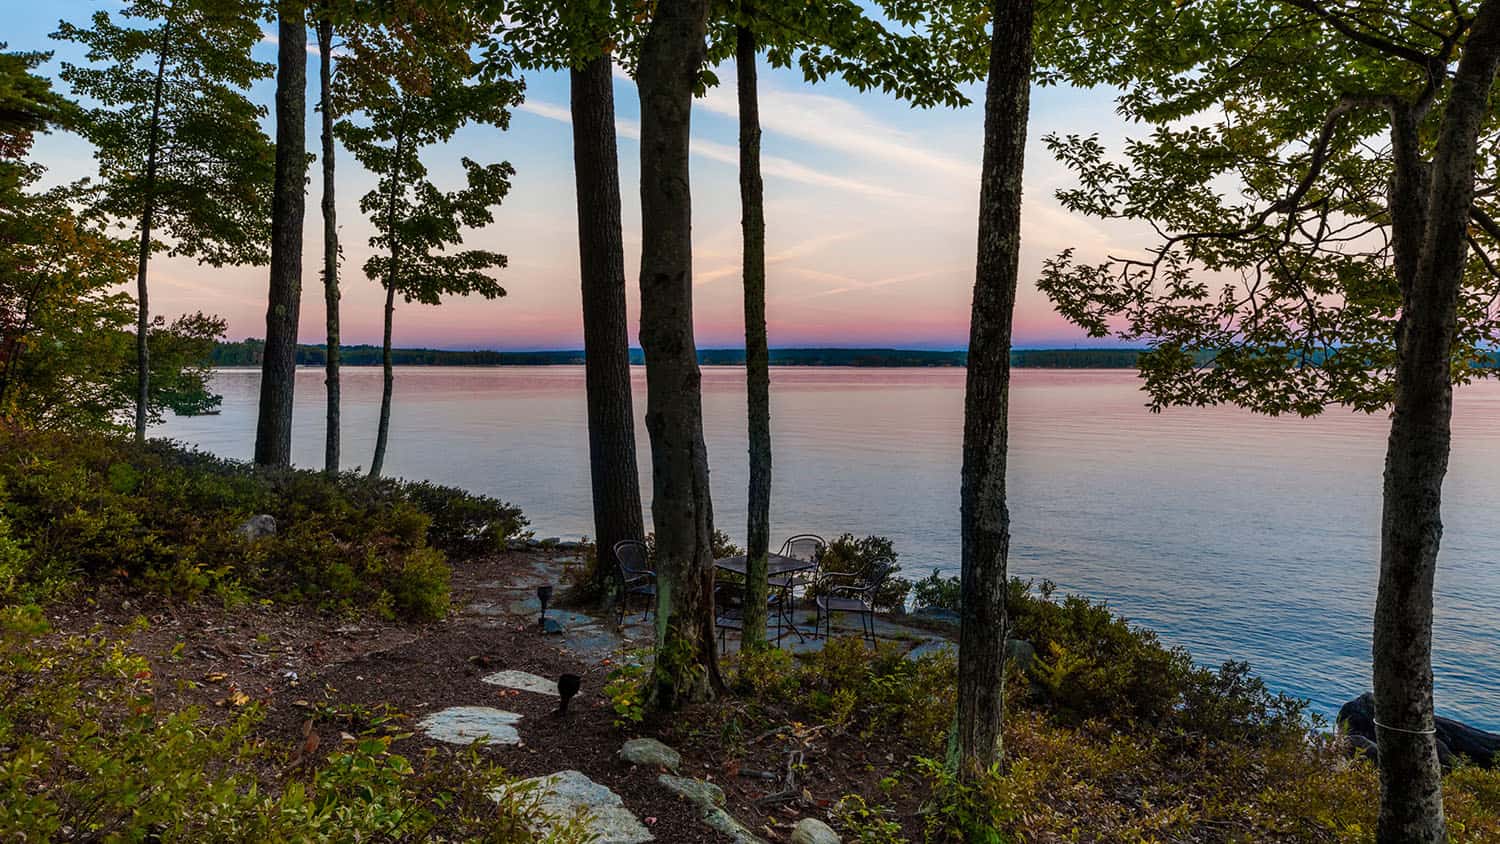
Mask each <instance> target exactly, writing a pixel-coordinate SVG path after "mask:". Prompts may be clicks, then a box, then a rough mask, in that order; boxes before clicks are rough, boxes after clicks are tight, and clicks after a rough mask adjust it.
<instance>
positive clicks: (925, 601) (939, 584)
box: [911, 569, 963, 612]
mask: <svg viewBox="0 0 1500 844" xmlns="http://www.w3.org/2000/svg"><path fill="white" fill-rule="evenodd" d="M962 594H963V585H962V583H961V582H960V580H959V578H957V577H943V575H942V573H941V572H939V571H938V570H937V569H933V570H932V574H931V575H928V576H927V577H924V578H922V579H921V580H918V581H917V582H916V583H913V584H912V586H911V597H912V603H913V604H915V605H916V606H917V608H919V609H920V608H923V607H930V608H932V609H940V610H952V611H953V612H958V610H959V608H960V600H959V599H960V597H961V596H962Z"/></svg>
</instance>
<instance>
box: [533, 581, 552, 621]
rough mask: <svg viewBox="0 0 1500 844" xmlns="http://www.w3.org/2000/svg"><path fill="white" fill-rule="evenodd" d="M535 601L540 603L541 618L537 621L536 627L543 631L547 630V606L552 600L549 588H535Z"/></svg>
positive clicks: (550, 588)
mask: <svg viewBox="0 0 1500 844" xmlns="http://www.w3.org/2000/svg"><path fill="white" fill-rule="evenodd" d="M536 599H537V600H538V601H541V602H542V617H541V619H540V620H539V621H537V626H538V627H541V628H542V629H543V630H546V629H547V604H548V602H550V601H551V600H552V587H551V586H538V587H537V588H536Z"/></svg>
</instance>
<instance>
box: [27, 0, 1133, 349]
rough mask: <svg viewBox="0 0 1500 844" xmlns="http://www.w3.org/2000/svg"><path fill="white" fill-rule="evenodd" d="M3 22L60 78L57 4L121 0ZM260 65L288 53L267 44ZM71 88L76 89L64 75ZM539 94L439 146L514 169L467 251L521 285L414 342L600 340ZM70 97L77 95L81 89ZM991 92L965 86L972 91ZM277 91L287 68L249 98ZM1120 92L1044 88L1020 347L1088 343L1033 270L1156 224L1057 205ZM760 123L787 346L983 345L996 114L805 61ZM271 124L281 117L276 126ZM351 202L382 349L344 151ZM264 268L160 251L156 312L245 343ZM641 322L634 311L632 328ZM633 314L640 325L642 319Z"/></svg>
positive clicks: (729, 250) (725, 324) (722, 272)
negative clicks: (980, 227) (909, 97)
mask: <svg viewBox="0 0 1500 844" xmlns="http://www.w3.org/2000/svg"><path fill="white" fill-rule="evenodd" d="M8 5H10V9H8V14H7V18H8V21H7V27H6V28H7V35H6V36H5V37H6V38H7V39H8V40H9V42H10V49H13V50H56V51H57V55H56V56H54V58H53V61H52V62H50V63H49V64H47V65H45V66H44V68H43V71H44V72H48V73H55V72H56V69H57V66H58V63H59V61H60V60H64V59H67V60H74V61H77V60H78V59H79V58H80V56H79V55H78V54H77V52H76V50H75V48H74V47H73V46H72V45H68V44H60V43H58V42H54V41H52V40H51V39H50V38H48V35H49V34H50V33H51V32H53V31H54V30H55V29H56V26H57V22H58V20H59V18H66V19H68V20H70V21H75V22H80V23H81V22H83V21H84V20H85V19H86V18H87V17H88V16H89V15H90V14H92V13H93V12H94V11H96V10H99V9H104V10H107V11H111V12H113V11H115V10H116V9H118V8H119V6H120V4H119V3H118V2H115V0H100V2H86V0H59V1H58V2H52V3H30V4H22V3H18V2H15V0H12V2H11V3H9V4H8ZM256 54H257V57H258V58H260V59H262V60H265V61H268V62H269V61H274V60H275V46H274V44H272V43H271V42H270V41H269V40H267V41H264V42H262V43H261V44H260V45H259V46H258V47H257V48H256ZM309 77H310V79H311V82H310V85H309V90H308V94H309V99H310V101H311V100H315V99H316V96H317V82H316V58H315V57H309ZM719 77H720V79H722V80H725V81H726V82H727V83H728V84H727V85H726V86H724V87H721V88H719V89H716V90H714V91H711V92H710V93H709V95H708V96H707V97H705V98H704V99H702V100H700V101H698V103H697V107H696V108H695V110H694V114H693V136H694V154H693V158H692V167H693V186H692V187H693V213H694V284H695V290H694V298H695V301H694V307H695V314H696V316H695V319H696V323H697V332H698V343H699V345H700V346H701V347H705V348H707V347H725V346H735V345H739V344H741V343H742V342H743V323H742V319H741V308H742V301H741V297H740V290H739V269H738V265H739V251H740V246H739V238H740V234H739V196H738V177H737V164H736V152H735V143H736V138H737V131H738V129H737V121H736V108H735V94H734V88H733V79H734V72H733V67H732V65H726V66H724V67H722V68H721V69H720V70H719ZM59 84H61V83H59ZM526 87H527V97H526V103H525V104H524V105H523V106H521V108H520V109H519V110H518V111H517V112H516V114H515V115H514V117H513V119H512V121H511V125H510V129H509V131H507V132H500V131H498V130H496V129H494V128H491V127H470V128H467V129H465V130H463V131H462V132H460V133H459V135H458V136H457V137H455V138H454V140H453V142H452V143H450V144H449V145H447V146H446V147H441V148H434V149H433V150H431V151H430V152H429V153H427V154H426V155H425V160H426V162H427V163H428V166H429V167H430V168H431V170H432V171H433V173H434V176H435V178H436V180H437V181H438V182H439V184H442V183H443V182H444V180H445V179H448V180H452V179H453V178H455V177H456V174H457V173H458V167H457V162H458V160H459V158H460V156H464V155H467V156H469V157H471V158H474V159H476V160H478V161H480V162H481V163H488V162H492V161H500V160H508V161H510V162H511V163H512V164H513V165H514V166H515V168H516V171H517V173H516V177H515V179H514V183H513V185H514V186H513V188H512V193H511V195H510V197H509V198H508V199H507V201H506V203H505V205H504V206H503V207H502V208H501V209H500V210H499V212H498V214H497V216H496V222H495V224H494V225H493V226H491V227H489V228H487V229H485V230H483V231H481V232H478V233H475V234H474V235H472V236H471V237H470V239H469V240H468V245H472V246H478V247H484V248H491V249H496V250H499V251H501V252H504V253H505V254H507V255H508V256H509V258H510V266H509V267H508V268H506V269H505V270H502V271H500V278H501V280H502V282H503V284H504V285H505V287H506V288H507V290H508V295H507V296H506V297H505V298H503V299H500V300H497V301H489V302H487V301H482V300H464V301H450V302H447V303H445V304H444V305H443V306H441V307H435V308H434V307H425V306H422V305H400V306H398V310H397V314H396V319H395V337H396V342H397V344H398V345H405V346H416V345H422V346H436V347H442V348H501V349H537V348H578V347H580V346H581V344H582V341H581V337H582V328H581V324H580V321H579V299H578V297H579V293H578V281H577V267H578V257H577V240H576V238H577V233H576V218H575V213H576V212H575V209H574V202H573V176H572V142H571V136H570V128H569V126H568V123H567V111H568V83H567V77H566V75H565V74H558V73H535V74H528V75H527V77H526ZM64 90H66V88H65V86H64ZM981 94H982V91H981V90H980V87H979V86H974V87H973V88H972V89H971V90H970V91H969V96H970V98H971V99H972V100H974V101H975V102H976V103H977V102H979V101H980V100H982V96H981ZM251 96H252V98H253V99H254V100H256V101H257V102H260V103H262V104H266V105H269V104H270V102H271V98H272V86H271V83H270V82H269V80H267V81H265V82H262V83H261V84H259V85H257V86H256V88H255V89H254V90H253V91H252V92H251ZM1112 96H1113V94H1112V92H1109V91H1101V90H1095V91H1080V90H1071V89H1066V88H1044V89H1037V90H1036V91H1035V92H1034V94H1033V105H1032V117H1031V126H1030V132H1029V135H1030V137H1031V139H1032V140H1031V144H1030V147H1029V148H1028V152H1027V154H1028V162H1027V178H1026V209H1025V211H1026V215H1025V223H1024V228H1023V255H1022V290H1021V293H1020V297H1019V302H1018V305H1017V314H1016V334H1017V336H1016V341H1017V344H1018V345H1021V346H1032V347H1036V346H1072V345H1075V344H1079V345H1088V344H1097V341H1095V342H1093V343H1091V342H1090V341H1089V340H1088V339H1087V338H1085V337H1084V336H1083V335H1082V334H1081V332H1079V331H1078V330H1077V329H1076V328H1073V327H1072V326H1069V325H1068V324H1067V323H1066V322H1064V321H1063V320H1062V319H1061V318H1060V317H1058V316H1057V315H1056V314H1054V313H1053V311H1052V308H1051V307H1050V305H1049V304H1048V303H1047V301H1046V299H1045V297H1043V296H1042V295H1040V294H1039V293H1037V291H1036V290H1035V289H1034V287H1033V286H1032V284H1031V282H1030V280H1031V279H1032V278H1034V277H1035V275H1036V273H1037V271H1038V269H1039V268H1040V266H1041V262H1042V260H1043V259H1044V258H1046V257H1048V256H1050V255H1053V254H1055V253H1056V252H1058V251H1060V250H1061V249H1064V248H1069V247H1073V248H1076V249H1077V251H1078V254H1079V256H1080V257H1081V258H1084V259H1094V258H1099V257H1102V256H1103V255H1105V254H1107V253H1115V254H1119V253H1124V252H1136V251H1138V249H1139V247H1140V246H1141V245H1142V244H1144V243H1145V242H1146V241H1144V240H1142V239H1141V238H1142V237H1143V236H1144V233H1143V232H1139V231H1135V232H1132V231H1130V230H1129V228H1126V227H1105V226H1101V225H1100V224H1099V223H1097V222H1096V221H1091V220H1085V219H1082V218H1077V217H1073V216H1071V215H1069V214H1068V213H1067V212H1065V211H1063V210H1062V209H1061V208H1060V207H1059V205H1058V203H1057V202H1056V201H1055V200H1054V199H1053V198H1052V193H1053V191H1054V190H1056V189H1057V188H1059V187H1062V186H1065V185H1067V184H1069V179H1068V176H1067V174H1066V173H1065V172H1064V171H1062V169H1061V168H1060V167H1059V166H1058V165H1057V164H1056V163H1055V162H1053V161H1052V160H1051V158H1050V156H1048V155H1047V153H1046V150H1045V149H1044V148H1043V147H1042V145H1041V143H1040V140H1039V139H1040V138H1042V137H1043V136H1044V135H1046V134H1048V133H1052V132H1059V133H1061V132H1080V133H1088V132H1099V133H1100V134H1101V135H1102V136H1103V137H1104V139H1105V141H1106V143H1111V142H1113V143H1114V145H1117V142H1118V140H1119V138H1120V137H1121V136H1122V134H1123V129H1124V127H1123V124H1122V122H1121V121H1120V120H1119V118H1118V117H1116V116H1115V115H1114V113H1113V104H1112ZM615 100H616V109H617V118H618V123H619V134H620V171H621V181H622V190H623V194H624V195H623V207H624V219H625V240H626V270H627V273H628V275H629V276H630V277H631V283H630V285H629V290H628V298H629V302H630V308H631V313H632V317H633V316H634V314H635V311H636V307H637V301H636V290H635V286H634V276H635V273H636V270H637V269H638V266H639V231H640V226H639V201H638V193H637V190H638V178H637V177H638V173H639V166H638V156H639V145H638V144H637V143H636V140H635V138H634V135H635V131H636V129H637V127H638V126H639V101H638V98H637V95H636V91H635V87H634V85H633V84H632V83H631V82H630V80H628V79H626V78H624V77H623V75H617V78H616V80H615ZM761 118H762V126H763V130H764V141H763V155H764V164H763V167H764V170H765V175H766V217H767V228H768V231H767V256H768V280H767V313H768V322H769V330H770V338H771V344H772V345H773V346H781V347H787V346H809V345H838V346H871V345H878V346H900V347H908V348H961V347H962V346H964V345H965V343H966V340H967V332H968V329H967V325H968V307H969V291H970V286H971V285H972V283H973V267H974V241H975V229H976V223H975V214H976V209H977V202H978V171H979V155H980V141H981V127H982V115H981V112H980V108H979V106H978V105H972V106H970V107H968V108H965V109H962V110H949V109H931V110H913V109H911V108H909V107H907V106H906V105H904V104H902V103H900V102H898V101H895V100H893V99H892V98H889V97H887V96H884V95H882V94H878V93H867V94H862V93H859V92H857V91H854V90H852V89H851V88H849V87H848V86H846V85H843V84H842V83H836V82H835V83H828V84H823V85H817V86H811V85H808V84H806V83H804V82H803V81H802V78H801V76H800V74H798V73H795V72H788V71H781V70H775V69H770V68H765V67H764V66H762V68H761ZM266 127H267V129H268V131H269V130H270V129H271V127H272V124H271V121H270V118H269V117H268V118H267V121H266ZM308 128H309V137H308V141H309V150H311V151H316V150H317V149H318V142H317V138H316V136H315V133H316V131H317V129H316V120H315V117H314V115H312V114H311V111H309V120H308ZM35 156H36V158H37V159H38V160H40V161H41V162H42V163H43V164H45V165H47V166H48V167H49V168H50V170H51V173H52V176H53V178H55V179H58V180H61V179H72V178H79V177H83V176H88V175H91V174H92V173H93V172H94V163H93V160H92V153H91V150H90V148H89V146H88V144H87V143H86V142H84V141H83V140H82V139H80V138H78V137H75V136H71V135H68V134H65V133H56V134H53V135H48V136H44V137H42V138H40V139H39V140H38V143H37V147H36V150H35ZM338 173H339V179H338V191H339V197H338V200H339V201H338V206H339V219H340V229H341V237H342V241H343V244H344V250H345V263H344V271H343V290H344V298H343V306H342V318H343V324H344V333H343V336H344V341H345V342H348V343H359V342H370V343H374V342H379V339H380V310H381V303H382V296H381V291H380V289H379V286H378V285H377V284H376V283H375V282H373V281H370V280H368V279H366V278H364V276H363V274H362V273H360V271H359V267H360V265H361V264H362V263H363V261H364V258H365V257H366V256H367V255H368V253H369V249H368V247H367V245H366V240H367V238H368V237H369V235H370V227H369V226H368V225H367V224H366V223H365V221H364V220H363V219H362V218H361V215H360V213H359V209H358V200H359V197H360V196H361V195H362V194H363V193H364V192H365V191H367V190H369V189H370V187H371V186H372V184H373V180H372V178H371V177H370V176H369V174H367V173H365V172H363V171H362V170H360V169H359V167H358V165H357V164H355V163H354V162H353V160H352V158H351V157H349V156H348V155H347V154H343V155H342V156H341V158H340V160H339V162H338ZM317 202H318V192H317V187H316V182H315V183H314V185H312V186H310V192H309V195H308V217H307V237H306V246H307V250H308V252H307V256H306V259H305V260H304V271H305V279H304V299H303V308H302V332H301V334H302V339H303V340H304V341H305V342H318V341H320V340H321V339H322V338H321V330H322V325H323V297H322V293H321V289H320V286H319V277H318V274H317V272H316V269H317V267H318V266H319V265H320V258H319V255H318V250H319V249H320V248H321V243H322V239H321V225H322V222H321V217H320V216H319V214H318V213H317ZM266 283H267V278H266V270H265V268H264V267H240V268H225V269H215V268H211V267H201V266H198V265H197V264H195V263H193V262H191V261H187V260H180V259H168V258H164V257H161V258H157V259H155V260H154V261H153V264H152V272H151V288H152V300H153V307H154V308H155V309H156V310H157V312H159V313H163V314H167V315H169V316H170V315H173V314H176V313H181V312H185V311H193V310H203V311H206V312H210V313H217V314H219V315H222V316H224V317H225V318H226V319H227V320H228V321H229V332H228V333H229V337H230V338H232V339H239V338H242V337H246V336H261V335H263V333H264V313H265V294H266ZM632 325H633V322H632ZM633 331H634V328H632V333H633Z"/></svg>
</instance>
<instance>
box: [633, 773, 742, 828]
mask: <svg viewBox="0 0 1500 844" xmlns="http://www.w3.org/2000/svg"><path fill="white" fill-rule="evenodd" d="M656 781H657V782H658V783H660V784H661V787H662V788H664V789H666V790H667V791H669V792H671V793H672V794H675V795H677V796H678V797H680V798H682V799H683V800H686V801H687V802H689V803H691V804H693V805H694V806H695V807H697V809H698V817H699V819H700V820H702V821H703V824H704V825H705V826H707V827H708V828H709V829H712V830H713V831H715V832H717V833H719V834H720V835H722V836H724V837H725V838H728V839H729V840H730V841H732V842H734V844H766V840H765V839H764V838H761V837H760V836H758V835H756V834H755V833H754V832H752V831H751V830H750V828H749V827H747V826H745V825H744V824H742V823H740V822H739V821H738V820H736V819H735V817H734V815H731V814H729V812H728V811H727V810H725V808H724V802H725V798H724V789H722V788H719V787H718V786H717V785H714V784H713V783H711V782H705V781H703V780H695V779H688V778H687V777H674V776H672V775H671V774H662V775H661V776H659V777H657V778H656Z"/></svg>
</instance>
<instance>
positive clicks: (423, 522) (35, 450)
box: [0, 429, 526, 619]
mask: <svg viewBox="0 0 1500 844" xmlns="http://www.w3.org/2000/svg"><path fill="white" fill-rule="evenodd" d="M258 514H266V515H270V516H272V517H274V518H275V520H276V524H277V532H276V533H275V534H274V535H272V536H266V537H262V538H258V539H253V540H252V539H249V538H247V537H246V536H245V535H243V534H242V533H241V531H240V527H241V525H243V524H244V523H245V522H246V520H247V519H249V518H250V517H251V516H254V515H258ZM525 524H526V522H525V519H524V518H522V516H521V514H520V512H519V511H518V510H516V509H515V508H514V507H511V506H509V505H507V504H504V503H503V502H499V501H496V500H495V499H492V498H485V497H481V496H470V495H468V494H466V493H464V492H462V491H459V490H454V489H447V488H443V487H436V486H433V485H431V484H426V483H421V484H412V483H405V482H401V481H396V480H387V479H370V478H366V477H363V476H357V475H353V474H345V475H339V476H329V475H327V474H324V473H321V472H312V471H293V470H260V469H256V468H255V467H253V466H250V465H248V464H244V463H240V462H236V461H229V460H221V459H219V458H215V457H213V456H210V455H207V454H204V453H202V452H198V451H191V450H187V449H184V448H181V447H179V446H176V445H173V444H170V443H162V442H151V443H148V444H145V445H137V444H135V443H133V442H131V441H129V440H127V439H123V438H114V437H109V436H104V435H89V434H79V435H74V434H59V433H42V432H35V431H20V430H15V429H0V601H12V602H21V601H27V600H45V599H47V598H49V597H51V596H52V595H55V594H56V593H57V592H58V591H59V589H60V588H62V587H64V586H65V585H66V584H68V583H70V582H73V581H76V580H77V579H79V578H88V579H116V580H122V581H124V582H126V583H128V584H133V585H136V586H139V587H141V588H144V589H148V590H152V591H156V592H161V593H165V594H170V595H180V596H187V597H192V596H196V595H200V594H203V593H205V592H207V593H212V594H218V595H221V596H223V597H225V598H226V599H235V598H237V597H240V596H243V595H245V594H253V595H260V596H266V597H272V598H280V599H286V600H295V601H307V602H311V603H315V604H318V605H320V606H324V607H328V608H331V609H336V610H344V609H352V608H355V607H372V608H375V609H376V610H378V611H384V612H388V613H392V614H397V615H401V616H403V617H407V618H413V619H431V618H437V617H440V616H442V615H443V613H444V612H446V610H447V605H448V576H449V571H448V564H447V562H446V561H445V558H444V554H443V552H444V551H446V552H448V553H449V554H453V555H455V556H465V555H469V554H473V553H478V552H482V551H485V550H490V549H492V548H497V547H500V545H501V544H502V543H503V542H505V541H507V540H508V539H510V538H511V537H513V536H516V535H518V534H519V533H520V532H521V531H523V530H524V527H525ZM7 533H8V535H7Z"/></svg>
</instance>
